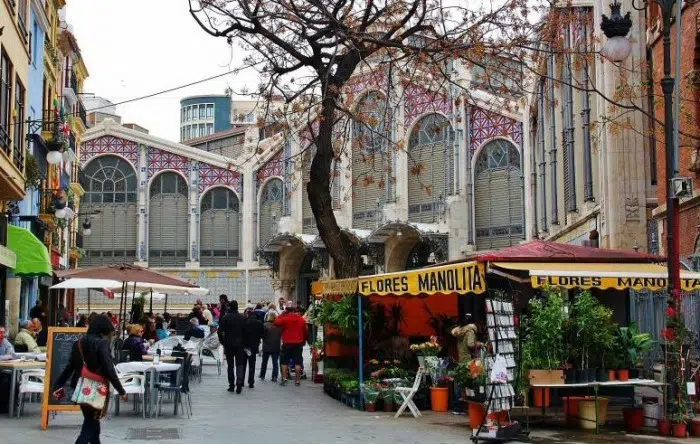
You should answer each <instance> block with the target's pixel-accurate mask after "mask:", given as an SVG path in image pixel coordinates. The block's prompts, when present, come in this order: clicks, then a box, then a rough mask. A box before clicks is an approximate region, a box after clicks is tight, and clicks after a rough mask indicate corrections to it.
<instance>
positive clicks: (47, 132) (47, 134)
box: [41, 109, 65, 151]
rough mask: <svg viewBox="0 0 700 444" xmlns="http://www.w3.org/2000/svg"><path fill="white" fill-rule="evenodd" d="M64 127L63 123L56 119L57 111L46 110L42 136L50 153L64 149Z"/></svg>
mask: <svg viewBox="0 0 700 444" xmlns="http://www.w3.org/2000/svg"><path fill="white" fill-rule="evenodd" d="M62 125H63V123H62V122H59V121H58V119H57V118H56V112H55V110H52V109H48V110H44V113H43V122H42V127H41V135H42V136H43V138H44V140H45V141H46V145H47V148H48V149H49V151H51V150H56V149H58V148H61V147H63V144H64V141H65V136H64V134H63V128H62Z"/></svg>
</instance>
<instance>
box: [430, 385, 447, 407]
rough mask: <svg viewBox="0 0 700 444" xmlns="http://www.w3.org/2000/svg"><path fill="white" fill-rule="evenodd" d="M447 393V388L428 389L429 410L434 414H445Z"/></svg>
mask: <svg viewBox="0 0 700 444" xmlns="http://www.w3.org/2000/svg"><path fill="white" fill-rule="evenodd" d="M448 399H449V392H448V390H447V387H430V409H431V410H432V411H434V412H446V411H447V406H448Z"/></svg>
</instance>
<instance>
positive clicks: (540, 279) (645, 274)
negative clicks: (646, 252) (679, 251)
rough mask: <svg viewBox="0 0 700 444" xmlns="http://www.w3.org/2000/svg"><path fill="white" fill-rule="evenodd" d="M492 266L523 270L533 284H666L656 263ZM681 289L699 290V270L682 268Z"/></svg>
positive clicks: (638, 286) (639, 287) (622, 287)
mask: <svg viewBox="0 0 700 444" xmlns="http://www.w3.org/2000/svg"><path fill="white" fill-rule="evenodd" d="M491 267H493V268H496V269H504V270H511V271H526V272H528V273H529V275H530V280H531V282H532V286H533V287H534V288H542V287H544V286H552V287H563V288H601V289H607V288H614V289H617V290H625V289H633V290H652V291H657V290H663V289H664V288H667V286H668V273H667V270H666V267H664V266H662V265H657V264H629V263H624V264H621V263H607V264H605V263H553V262H540V263H530V262H493V263H491ZM681 289H682V290H683V291H696V290H700V273H694V272H688V271H683V272H681Z"/></svg>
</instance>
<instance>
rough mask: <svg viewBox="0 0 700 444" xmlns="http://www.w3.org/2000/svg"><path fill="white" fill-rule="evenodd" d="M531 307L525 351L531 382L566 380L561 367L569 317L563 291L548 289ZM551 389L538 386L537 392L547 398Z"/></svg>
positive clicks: (526, 322)
mask: <svg viewBox="0 0 700 444" xmlns="http://www.w3.org/2000/svg"><path fill="white" fill-rule="evenodd" d="M529 311H530V314H529V316H528V317H527V318H526V319H525V322H524V326H523V328H524V332H525V336H526V339H525V340H524V342H523V354H522V356H523V368H524V371H527V375H528V381H529V384H538V383H539V384H549V383H561V382H562V381H563V380H564V371H563V369H562V367H563V363H564V356H563V355H564V328H565V325H566V319H567V315H566V311H565V309H564V298H563V295H562V293H561V291H560V290H557V289H551V288H548V289H545V297H543V298H538V299H532V300H531V301H530V304H529ZM548 391H549V389H548V388H545V389H541V388H535V393H534V394H535V397H536V398H539V399H542V400H544V399H546V398H548ZM544 404H545V405H546V403H544ZM539 407H542V405H540V406H539Z"/></svg>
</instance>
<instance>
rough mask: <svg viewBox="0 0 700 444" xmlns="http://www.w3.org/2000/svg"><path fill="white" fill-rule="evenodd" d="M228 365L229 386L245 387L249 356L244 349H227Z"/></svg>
mask: <svg viewBox="0 0 700 444" xmlns="http://www.w3.org/2000/svg"><path fill="white" fill-rule="evenodd" d="M225 353H226V365H227V367H228V369H227V370H228V386H229V387H231V388H233V387H243V383H244V381H245V367H246V363H247V359H246V358H247V356H246V355H245V352H243V349H242V348H241V349H234V350H226V352H225Z"/></svg>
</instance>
